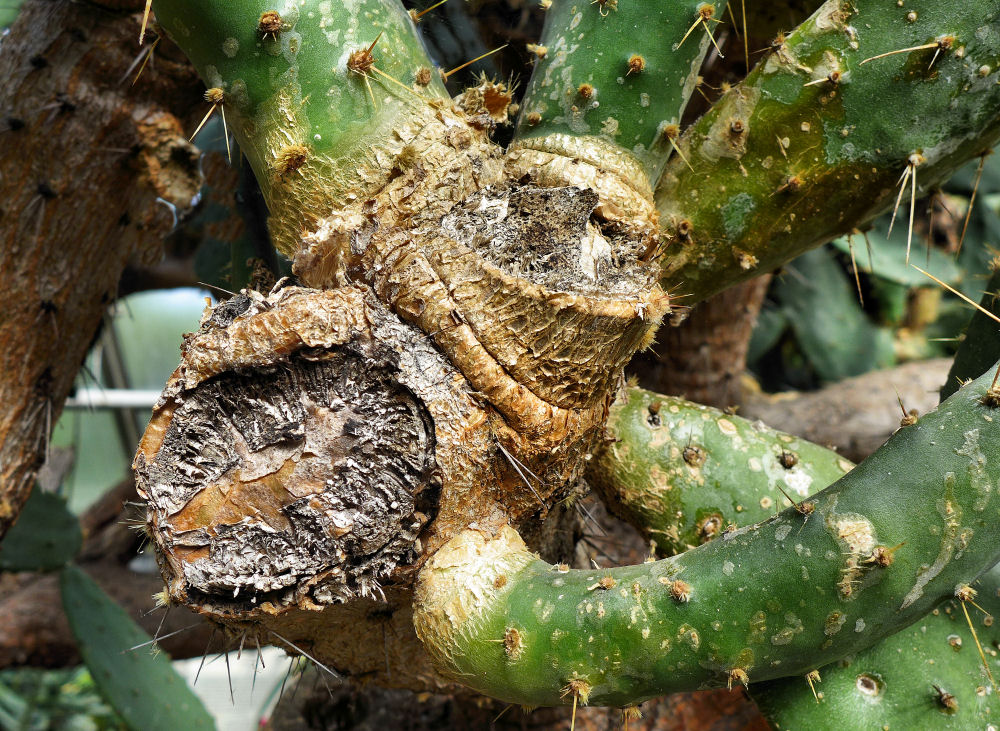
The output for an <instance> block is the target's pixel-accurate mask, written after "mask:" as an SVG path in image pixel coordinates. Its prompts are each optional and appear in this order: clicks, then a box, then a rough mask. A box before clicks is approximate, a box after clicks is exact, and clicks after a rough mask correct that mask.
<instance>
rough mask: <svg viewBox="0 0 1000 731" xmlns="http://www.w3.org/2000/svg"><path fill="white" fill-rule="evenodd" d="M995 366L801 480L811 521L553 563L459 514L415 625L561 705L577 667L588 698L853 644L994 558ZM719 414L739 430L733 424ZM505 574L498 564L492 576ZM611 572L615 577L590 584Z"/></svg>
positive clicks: (781, 671)
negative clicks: (816, 482)
mask: <svg viewBox="0 0 1000 731" xmlns="http://www.w3.org/2000/svg"><path fill="white" fill-rule="evenodd" d="M992 377H993V376H992V372H988V373H987V374H985V375H983V376H981V377H980V378H979V379H977V380H976V381H974V382H973V383H971V384H969V385H968V386H966V387H965V388H964V389H963V390H962V391H959V392H958V393H956V394H955V395H954V396H952V397H951V398H949V399H948V400H947V401H944V402H943V403H942V404H941V405H940V406H939V407H938V408H937V409H936V410H935V411H932V412H929V413H927V414H926V415H924V416H923V417H922V418H921V419H920V421H919V422H918V423H917V424H915V425H914V426H912V427H910V428H908V429H904V430H901V431H899V432H897V433H896V434H895V435H894V436H893V437H892V438H891V439H890V440H889V441H888V442H886V444H885V445H883V446H882V447H881V448H880V449H879V450H878V452H876V453H875V454H874V455H872V457H870V458H869V459H868V460H866V461H865V462H864V463H862V464H861V465H859V466H858V467H856V468H855V469H853V470H852V471H851V472H850V473H848V474H847V475H846V476H844V477H843V478H841V479H840V480H839V481H837V482H836V483H834V484H833V485H831V486H830V487H828V488H827V489H826V490H824V491H823V492H820V493H818V494H816V495H815V496H813V497H812V498H811V499H810V502H813V503H815V506H816V507H815V511H814V513H813V515H812V516H810V518H809V520H807V521H804V520H802V518H801V517H800V516H799V515H798V514H797V513H796V512H794V511H792V510H787V511H785V512H783V513H781V514H780V515H778V516H776V517H773V518H771V519H769V520H766V521H764V522H762V523H759V524H757V525H755V526H753V527H748V528H743V529H740V530H737V531H734V532H732V533H729V532H728V531H727V532H726V533H725V535H722V536H720V537H718V538H716V539H715V540H712V541H710V542H708V543H707V544H705V545H703V546H699V547H698V548H695V549H693V550H690V551H687V552H685V553H683V554H681V555H679V556H675V557H672V558H668V559H665V560H663V561H658V562H655V563H647V564H641V565H637V566H621V567H617V568H614V569H604V570H601V571H599V572H598V571H593V570H576V571H573V570H570V571H568V572H566V573H559V572H556V571H555V570H554V567H553V566H552V565H550V564H547V563H545V562H544V561H541V560H540V559H538V558H537V557H535V556H534V555H533V554H531V553H530V552H529V551H528V550H527V549H526V548H525V546H524V544H523V542H522V541H521V540H520V538H519V537H518V536H517V533H516V532H515V531H514V530H512V529H511V528H509V527H504V528H502V529H500V530H499V531H498V532H497V533H495V534H494V533H486V532H484V531H482V530H477V529H475V528H471V529H469V530H466V531H464V532H462V533H461V534H459V535H458V536H456V537H455V538H453V539H452V540H451V541H449V542H448V543H446V544H445V545H444V546H443V547H442V548H441V549H439V550H438V552H437V553H436V554H435V555H434V556H432V557H431V559H430V560H429V561H428V562H427V563H426V564H424V566H423V568H422V569H421V571H420V577H419V579H418V582H417V591H416V597H415V602H414V618H413V619H414V627H415V629H416V631H417V635H418V637H420V639H421V640H422V641H423V643H424V646H425V648H426V649H427V651H428V653H429V655H430V657H431V659H432V661H433V662H434V664H435V666H436V667H437V668H438V670H439V671H440V672H442V673H444V674H445V675H446V676H448V677H452V678H455V679H456V680H459V681H460V682H462V683H464V684H467V685H469V686H470V687H472V688H473V689H475V690H478V691H480V692H484V693H486V694H488V695H491V696H494V697H497V698H500V699H502V700H505V701H508V702H516V703H528V704H531V705H547V704H552V703H560V702H562V703H567V704H568V703H569V701H570V698H569V697H568V695H564V696H560V694H559V692H558V691H557V689H560V688H567V687H569V688H570V689H571V690H572V688H573V687H574V686H570V685H568V684H569V683H571V682H572V681H574V680H576V681H584V682H586V683H587V688H586V690H587V700H588V702H590V703H594V704H598V705H612V706H623V705H628V704H633V703H637V702H639V701H641V700H644V699H646V698H650V697H653V696H656V695H662V694H664V693H668V692H674V691H677V690H684V689H693V688H699V687H706V686H709V685H722V686H725V685H726V684H728V683H730V682H732V681H737V682H743V679H742V675H741V673H742V674H746V675H747V676H753V678H754V681H755V683H756V682H761V681H765V680H768V679H770V678H777V677H789V676H798V677H800V678H801V676H802V675H803V674H805V673H807V672H809V671H810V670H812V669H814V668H816V667H817V666H818V665H821V664H825V663H827V662H832V661H834V660H837V659H839V658H841V657H844V656H845V655H849V654H852V653H857V652H858V651H859V650H861V649H863V648H866V647H869V646H871V645H872V644H873V643H875V642H876V641H878V640H879V639H880V638H882V637H884V636H886V635H888V634H891V633H892V632H893V631H897V630H899V629H901V628H903V627H905V626H907V625H908V624H910V623H912V622H914V621H916V620H918V619H919V618H920V617H921V616H923V615H924V614H925V613H926V612H927V611H928V610H930V609H931V608H933V607H934V606H935V605H936V604H937V603H938V601H939V600H940V599H941V598H943V597H945V596H952V595H954V594H955V587H956V586H958V587H964V586H968V584H969V583H970V582H971V581H972V580H973V579H974V578H975V577H976V576H978V575H979V574H980V573H981V572H982V570H983V568H984V567H985V566H989V565H992V564H993V563H994V562H995V561H996V558H997V555H998V549H997V540H996V538H997V534H998V531H1000V528H998V527H997V526H996V522H995V521H993V520H992V519H991V516H992V515H993V514H994V513H993V512H992V511H995V510H996V506H997V501H998V500H1000V497H998V496H997V495H996V494H995V488H994V485H995V484H996V480H997V477H998V476H1000V462H998V461H997V459H996V458H995V455H994V454H993V453H992V452H991V451H989V447H988V445H990V444H993V443H994V440H995V439H996V438H997V435H998V434H1000V421H998V420H996V419H994V418H993V417H992V416H991V415H990V412H989V411H988V409H987V407H985V406H984V405H983V404H982V403H981V398H982V395H983V393H984V392H985V391H986V389H987V388H988V386H989V385H990V381H991V379H992ZM647 405H648V404H646V405H643V408H642V409H641V413H642V414H643V418H645V415H646V414H647V413H648V409H647V408H646V406H647ZM666 411H667V407H666V406H663V407H661V409H660V415H661V416H663V415H664V413H665V412H666ZM723 428H724V431H723V434H724V435H726V436H727V438H729V440H730V441H731V442H733V441H735V439H736V438H737V437H740V438H741V440H742V437H741V436H740V435H741V432H740V431H739V430H738V429H737V428H736V425H735V424H734V423H732V422H727V424H725V425H724V427H723ZM660 429H661V430H662V429H663V427H660ZM658 433H662V431H661V432H658ZM677 451H678V452H679V451H680V449H679V448H678V450H677ZM797 451H798V452H799V453H800V454H803V451H802V450H797ZM739 454H740V455H741V457H740V461H743V460H748V459H749V458H748V457H743V456H742V455H743V453H742V452H739ZM758 459H759V458H758ZM772 459H774V457H773V456H772ZM678 460H679V455H678ZM775 462H776V460H775ZM743 463H744V464H746V462H743ZM706 465H707V463H706ZM761 467H762V468H763V467H764V465H763V464H762V465H761ZM775 468H776V469H778V470H782V471H783V470H784V468H782V467H780V465H777V464H775ZM681 469H682V470H685V469H688V467H681ZM701 469H704V467H703V468H701ZM876 485H877V486H878V489H875V486H876ZM671 491H672V490H671ZM904 501H905V503H904ZM903 504H905V505H906V506H907V507H906V510H901V509H900V507H899V506H901V505H903ZM917 526H919V527H922V530H918V529H916V528H915V527H917ZM928 528H933V530H928ZM892 537H896V539H895V540H886V539H887V538H892ZM903 537H905V540H906V545H907V550H906V551H905V552H903V551H900V552H897V553H896V554H895V556H894V560H893V561H892V562H891V564H890V565H888V566H881V565H880V564H879V561H878V556H879V555H880V553H883V554H884V553H886V552H889V549H886V551H884V552H879V551H878V550H877V548H878V547H879V546H887V545H889V546H891V545H895V544H896V543H898V542H899V541H900V539H901V538H903ZM873 557H874V560H872V559H873ZM501 573H502V574H503V575H504V576H505V577H506V579H507V580H506V582H504V584H503V586H502V587H500V588H497V587H496V585H495V583H494V579H495V578H496V576H497V575H498V574H501ZM608 575H610V576H612V577H613V578H614V580H615V585H614V586H613V587H611V588H608V589H603V590H601V591H598V590H597V587H595V582H598V583H599V580H600V579H601V578H602V577H604V576H608ZM682 577H683V578H682ZM607 583H608V584H610V582H607ZM970 599H971V597H970ZM510 627H515V628H516V629H517V632H518V637H519V639H520V642H521V643H523V645H522V646H521V647H522V650H521V652H520V655H519V656H518V659H517V660H516V661H513V660H511V659H510V657H509V655H508V654H507V653H506V652H505V651H504V647H503V644H497V643H496V640H498V639H501V640H502V639H503V638H504V637H505V632H506V631H507V629H509V628H510ZM876 680H877V679H876ZM797 682H798V683H801V680H799V681H797ZM871 687H872V688H873V690H874V691H876V692H877V691H878V688H879V686H878V682H875V683H874V684H872V685H871ZM803 690H804V689H803ZM580 699H582V694H581V696H580ZM811 705H812V704H810V706H811Z"/></svg>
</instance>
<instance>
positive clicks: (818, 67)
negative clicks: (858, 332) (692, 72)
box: [656, 0, 1000, 301]
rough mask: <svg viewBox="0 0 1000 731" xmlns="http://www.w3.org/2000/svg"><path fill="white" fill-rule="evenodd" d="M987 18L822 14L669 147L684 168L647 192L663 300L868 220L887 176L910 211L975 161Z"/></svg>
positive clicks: (969, 10)
mask: <svg viewBox="0 0 1000 731" xmlns="http://www.w3.org/2000/svg"><path fill="white" fill-rule="evenodd" d="M998 19H1000V3H998V2H996V1H995V0H992V1H990V2H984V3H977V4H976V5H975V6H967V7H963V9H962V10H961V12H955V10H954V8H952V7H950V6H947V5H943V4H941V3H937V2H932V1H931V0H915V2H907V4H906V7H905V8H902V7H900V8H888V7H887V6H886V5H885V3H882V2H877V1H876V0H858V2H854V3H845V2H842V1H841V0H828V2H826V3H825V4H824V5H823V6H822V7H821V8H820V9H819V10H818V11H817V12H816V13H815V14H814V15H813V16H812V17H810V18H809V19H808V20H807V21H806V22H804V23H803V24H802V25H801V26H799V28H798V29H796V30H795V31H794V32H793V33H791V34H790V35H789V36H788V37H787V38H786V39H785V40H784V42H783V43H782V44H781V45H780V46H778V47H777V48H776V49H775V50H774V51H773V53H772V54H771V55H770V56H769V57H768V58H767V59H766V60H764V61H762V62H761V63H760V64H758V66H757V68H755V69H754V71H753V72H752V73H751V74H750V75H749V76H748V77H747V79H746V80H745V81H744V82H743V83H742V84H740V85H739V86H737V87H734V88H733V89H732V90H731V91H729V92H728V93H726V94H725V95H724V96H723V97H722V98H721V99H720V100H719V101H718V102H716V104H715V106H714V107H713V108H712V109H711V110H710V111H709V112H708V113H707V114H706V115H705V116H704V117H702V118H701V119H700V120H699V121H698V122H697V123H696V124H694V125H693V126H692V127H691V128H690V129H689V130H687V132H686V133H685V134H684V136H683V137H682V138H681V140H680V142H679V146H680V148H681V150H682V151H683V152H684V156H685V157H686V158H687V160H688V161H689V162H690V164H691V167H692V168H693V170H692V169H689V168H688V166H687V165H686V164H685V163H683V162H681V161H679V160H672V161H670V162H669V163H668V165H667V167H666V169H665V170H664V173H663V176H662V177H661V179H660V182H659V185H658V188H657V194H656V200H657V207H658V209H659V212H660V214H661V227H662V228H663V231H664V232H665V233H666V235H667V236H668V237H669V238H670V239H671V240H672V244H671V245H670V246H669V247H668V248H667V256H665V257H664V259H663V270H662V279H661V282H662V283H663V285H664V287H665V288H666V289H671V290H673V291H677V292H679V293H683V294H687V295H690V296H691V297H692V299H693V301H698V300H700V299H703V298H704V297H706V296H708V295H710V294H712V293H713V292H716V291H719V290H721V289H724V288H725V287H727V286H729V285H731V284H733V283H734V282H737V281H741V280H743V279H747V278H749V277H751V276H755V275H756V274H757V273H759V272H761V271H767V270H769V269H772V268H774V267H776V266H779V265H780V264H782V263H783V262H785V261H788V260H789V259H791V258H793V257H794V256H796V255H798V254H799V253H801V252H803V251H805V250H807V249H809V248H811V247H814V246H817V245H819V244H821V243H823V242H825V241H828V240H829V239H831V238H832V237H834V236H836V235H839V234H842V233H847V232H850V231H851V230H852V229H853V228H854V227H856V226H858V225H859V224H860V223H863V222H865V221H868V220H870V219H872V218H873V217H874V216H876V215H877V214H879V213H881V212H882V211H884V210H886V209H887V208H888V207H889V206H891V205H892V203H893V200H894V199H895V198H896V194H897V188H899V187H900V182H899V181H900V175H901V174H902V175H904V176H906V174H907V171H909V173H910V175H909V176H908V177H909V178H910V179H909V180H908V181H907V180H904V182H909V183H910V184H909V185H908V186H906V187H907V188H908V192H909V194H910V195H911V197H912V195H914V194H919V190H920V189H924V190H926V189H927V187H928V186H932V185H934V184H936V183H937V182H940V181H941V180H943V179H945V178H947V177H948V176H949V175H950V174H951V173H952V172H953V171H954V170H955V169H956V168H957V167H958V166H959V165H961V164H962V163H964V162H965V161H966V160H969V159H970V158H973V157H976V156H977V155H981V154H982V153H983V152H984V151H986V150H987V149H989V147H990V146H991V145H993V144H994V143H995V142H996V140H997V139H998V137H1000V122H998V120H1000V115H998V110H1000V85H998V84H997V80H998V78H1000V64H998V61H1000V36H998V35H997V34H996V32H995V29H996V24H997V22H998ZM904 50H905V52H897V51H904ZM866 60H868V62H867V63H865V64H864V65H862V62H863V61H866ZM932 61H933V65H932V64H931V62H932ZM915 155H917V156H919V157H916V158H915V157H914V156H915ZM915 159H916V160H919V161H920V164H919V167H920V170H919V173H920V176H919V181H920V182H919V186H917V185H915V184H914V182H913V180H912V174H913V172H914V167H915V166H914V165H913V160H915ZM906 194H907V193H905V192H904V193H903V195H904V196H905V195H906Z"/></svg>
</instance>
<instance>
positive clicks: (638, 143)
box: [515, 0, 726, 190]
mask: <svg viewBox="0 0 1000 731" xmlns="http://www.w3.org/2000/svg"><path fill="white" fill-rule="evenodd" d="M725 8H726V0H714V2H705V0H669V1H668V0H655V1H650V0H646V1H644V2H636V1H635V0H593V1H591V0H554V1H553V2H552V4H551V6H550V7H549V9H548V11H547V17H546V19H545V27H544V29H543V31H542V39H541V43H540V45H538V46H536V53H537V54H539V55H540V56H541V57H540V58H539V60H538V62H537V65H536V67H535V71H534V73H533V74H532V77H531V81H530V83H529V84H528V88H527V90H526V92H525V96H524V103H523V104H522V109H523V110H524V111H523V113H522V115H521V118H520V122H519V125H518V128H517V131H516V134H515V145H519V146H524V147H530V148H534V149H539V150H546V151H550V152H557V153H560V154H563V155H566V156H567V157H579V158H580V159H583V160H586V161H588V162H592V163H595V164H600V165H603V166H607V167H611V168H614V169H617V170H618V171H619V174H620V175H622V176H623V177H626V178H627V179H628V180H629V181H630V182H631V183H632V184H633V185H634V186H635V187H636V188H640V187H641V188H645V189H646V190H649V189H650V185H651V183H653V182H655V181H656V180H657V178H658V177H659V174H660V171H661V170H662V168H663V164H664V163H665V162H666V160H667V157H668V156H669V155H670V153H671V151H672V150H673V145H674V142H673V140H675V139H676V138H677V137H678V130H679V127H678V124H679V123H680V119H681V114H682V113H683V112H684V107H685V106H686V105H687V102H688V99H689V98H690V97H691V94H692V93H693V92H694V87H695V84H696V82H697V77H698V70H699V68H700V67H701V62H702V59H704V57H705V53H706V51H707V50H708V49H709V47H710V41H711V36H710V33H711V32H713V31H714V29H715V26H716V24H717V23H718V22H719V19H720V17H721V15H722V12H723V11H724V10H725ZM609 157H610V158H611V159H612V160H615V163H614V164H613V165H610V166H609V165H608V163H609V162H610V160H609V159H608V158H609Z"/></svg>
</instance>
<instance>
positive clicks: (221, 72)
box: [153, 0, 447, 251]
mask: <svg viewBox="0 0 1000 731" xmlns="http://www.w3.org/2000/svg"><path fill="white" fill-rule="evenodd" d="M153 9H154V10H155V11H156V18H157V20H158V22H159V23H160V25H161V26H162V27H163V28H164V29H166V31H167V32H168V33H169V34H170V37H171V38H173V39H174V41H176V43H177V45H179V46H180V47H181V49H182V50H183V51H184V53H185V54H187V56H188V58H190V59H191V61H192V63H193V64H194V65H195V68H196V69H197V70H198V73H199V74H200V75H201V77H202V79H204V81H205V84H206V86H208V87H209V88H213V89H221V90H222V92H223V93H224V101H223V103H222V108H223V109H222V110H223V111H224V112H225V114H226V121H227V123H228V125H229V129H230V130H231V132H232V133H233V134H235V136H236V139H237V140H238V142H239V144H240V147H241V148H242V150H243V153H244V154H245V155H246V156H247V159H248V160H249V161H250V165H251V166H252V167H253V170H254V173H255V174H256V176H257V180H258V181H259V182H260V185H261V189H262V191H263V193H264V197H265V199H266V200H267V203H268V207H269V208H270V209H271V214H272V216H276V217H278V219H277V221H275V220H272V229H273V228H274V227H275V226H277V228H278V229H279V231H278V232H276V233H275V238H276V243H277V245H278V246H279V248H282V249H284V250H286V251H288V250H289V249H290V248H291V246H292V243H291V242H292V241H293V240H294V238H295V236H296V235H298V233H299V232H300V231H301V230H302V226H303V225H304V224H305V222H307V221H310V220H314V219H315V217H316V216H318V215H324V213H325V211H323V206H324V205H329V206H332V205H333V204H334V203H335V202H342V201H343V199H344V197H345V196H348V195H365V194H366V193H367V192H370V191H367V190H366V189H365V188H366V183H368V184H369V187H370V186H372V185H376V186H377V185H378V184H379V183H380V181H382V180H383V177H384V175H386V174H388V166H386V165H385V160H383V159H380V150H382V149H383V147H384V145H383V144H382V141H384V140H385V139H387V138H389V137H390V136H391V135H392V134H393V129H394V128H395V127H396V126H398V125H400V124H402V123H404V121H405V120H406V119H407V118H408V117H409V115H410V114H411V113H412V111H413V110H414V109H415V108H421V107H426V105H427V104H428V103H429V102H431V101H433V100H440V99H446V98H447V93H446V92H445V90H444V85H443V83H442V82H441V79H440V77H439V76H438V75H437V73H431V68H430V67H431V64H430V61H429V59H428V57H427V54H426V53H425V52H424V50H423V47H422V46H421V44H420V39H419V38H418V36H417V32H416V28H415V27H414V25H413V21H412V20H411V19H410V16H409V15H407V13H406V11H405V10H404V9H403V6H402V4H401V3H400V2H399V1H398V0H351V1H350V2H336V3H331V2H321V1H320V0H308V2H293V1H292V0H282V1H281V2H272V1H270V0H226V1H225V2H222V1H220V0H212V1H210V2H205V1H203V0H156V2H154V3H153ZM267 13H275V14H276V15H274V16H267V17H266V16H265V14H267ZM268 18H269V19H270V20H269V19H268ZM376 41H377V42H376ZM373 44H374V45H373ZM369 48H370V49H371V57H370V61H371V63H370V64H369V63H368V62H367V61H366V62H365V63H362V64H361V66H360V67H358V65H357V64H354V66H355V67H356V68H354V69H352V68H351V67H349V63H350V62H351V58H352V54H355V53H357V52H363V51H366V50H367V49H369ZM366 69H367V70H366ZM421 70H424V72H425V74H424V76H423V78H420V76H421ZM418 81H425V84H424V85H423V86H421V85H420V83H418ZM191 103H192V105H199V104H200V105H201V106H203V107H204V109H205V111H206V112H207V111H208V110H209V108H210V107H211V104H210V103H209V102H206V101H202V100H198V99H192V100H191ZM383 168H386V169H385V170H383ZM286 228H287V229H288V230H287V231H285V229H286Z"/></svg>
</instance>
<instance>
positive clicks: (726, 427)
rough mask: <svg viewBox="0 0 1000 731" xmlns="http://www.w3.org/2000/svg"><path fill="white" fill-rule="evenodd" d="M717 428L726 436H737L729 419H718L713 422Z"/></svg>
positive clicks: (734, 426)
mask: <svg viewBox="0 0 1000 731" xmlns="http://www.w3.org/2000/svg"><path fill="white" fill-rule="evenodd" d="M715 423H716V424H718V426H719V431H721V432H722V433H723V434H725V435H726V436H730V437H734V436H736V434H737V431H736V425H735V424H733V422H731V421H730V420H729V419H719V420H718V421H716V422H715Z"/></svg>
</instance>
